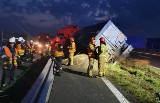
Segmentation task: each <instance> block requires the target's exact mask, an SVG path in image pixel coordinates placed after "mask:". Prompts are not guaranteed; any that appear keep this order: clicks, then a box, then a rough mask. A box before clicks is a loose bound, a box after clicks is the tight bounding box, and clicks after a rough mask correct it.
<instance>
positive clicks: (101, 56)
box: [97, 37, 107, 77]
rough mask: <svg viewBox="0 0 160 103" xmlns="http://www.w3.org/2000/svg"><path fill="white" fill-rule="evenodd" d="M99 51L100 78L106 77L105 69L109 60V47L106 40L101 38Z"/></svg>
mask: <svg viewBox="0 0 160 103" xmlns="http://www.w3.org/2000/svg"><path fill="white" fill-rule="evenodd" d="M97 51H98V68H99V72H98V74H99V77H103V76H105V67H106V60H107V54H106V53H107V46H106V43H105V38H104V37H101V38H100V46H99V47H98V48H97Z"/></svg>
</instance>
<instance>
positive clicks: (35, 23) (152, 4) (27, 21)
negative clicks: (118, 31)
mask: <svg viewBox="0 0 160 103" xmlns="http://www.w3.org/2000/svg"><path fill="white" fill-rule="evenodd" d="M159 5H160V1H159V0H148V1H147V0H1V1H0V13H1V15H0V22H1V23H0V29H5V30H6V31H14V32H23V31H26V32H28V33H40V32H52V33H53V32H55V31H56V29H58V28H61V27H64V26H66V25H68V24H73V25H78V26H80V28H83V27H85V26H88V25H93V24H96V23H100V22H103V21H106V20H109V19H111V20H113V21H114V22H115V24H116V25H117V26H119V28H122V29H123V30H124V32H125V33H127V34H131V35H133V34H141V33H143V34H147V35H151V34H154V35H156V36H158V35H160V34H159V32H160V31H159V27H160V19H159V18H160V7H159ZM4 21H5V22H4ZM15 25H17V26H15ZM18 25H19V26H18ZM20 27H21V29H20ZM22 28H24V29H22Z"/></svg>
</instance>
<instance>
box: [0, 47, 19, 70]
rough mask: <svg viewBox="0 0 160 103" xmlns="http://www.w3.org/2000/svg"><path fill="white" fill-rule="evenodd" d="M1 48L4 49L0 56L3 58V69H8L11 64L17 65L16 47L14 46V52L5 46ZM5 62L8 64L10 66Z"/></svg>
mask: <svg viewBox="0 0 160 103" xmlns="http://www.w3.org/2000/svg"><path fill="white" fill-rule="evenodd" d="M3 49H4V54H2V56H1V58H2V59H3V60H4V62H3V66H4V69H10V68H11V67H12V65H14V66H15V67H17V66H18V65H17V56H18V52H17V49H16V48H15V49H14V52H11V51H10V49H9V48H8V47H7V46H4V47H3ZM7 64H10V66H9V65H7ZM8 66H9V67H8Z"/></svg>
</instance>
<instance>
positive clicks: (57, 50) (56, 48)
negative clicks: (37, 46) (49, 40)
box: [53, 43, 64, 57]
mask: <svg viewBox="0 0 160 103" xmlns="http://www.w3.org/2000/svg"><path fill="white" fill-rule="evenodd" d="M58 45H59V44H58V43H55V44H54V47H53V53H54V56H55V57H60V56H64V53H63V51H62V50H60V48H59V46H58Z"/></svg>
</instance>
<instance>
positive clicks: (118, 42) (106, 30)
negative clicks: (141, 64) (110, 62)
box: [95, 20, 133, 57]
mask: <svg viewBox="0 0 160 103" xmlns="http://www.w3.org/2000/svg"><path fill="white" fill-rule="evenodd" d="M100 37H104V38H105V42H106V45H107V47H108V49H109V50H108V54H109V55H112V56H113V57H115V56H123V57H127V56H128V55H129V53H130V52H131V51H132V50H133V47H132V46H131V45H128V44H127V43H126V42H127V37H126V36H125V35H124V34H123V33H122V32H121V31H120V30H119V29H118V28H117V27H116V26H115V25H114V24H113V23H112V21H111V20H110V21H108V23H107V24H106V25H105V26H104V27H103V28H102V29H101V31H100V32H99V33H98V34H97V35H96V37H95V39H96V42H95V45H96V46H99V45H100V41H99V39H100Z"/></svg>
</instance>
